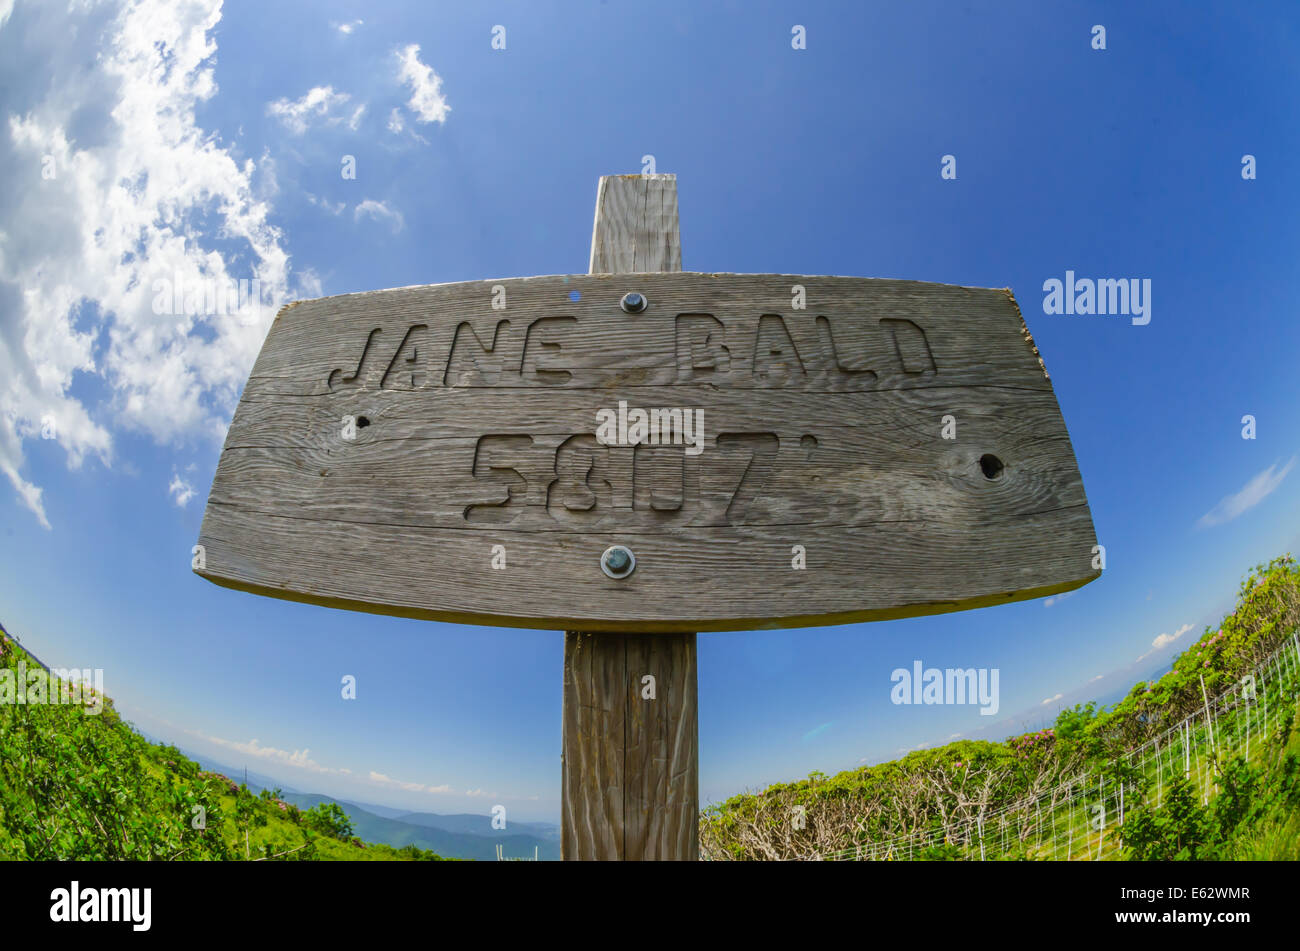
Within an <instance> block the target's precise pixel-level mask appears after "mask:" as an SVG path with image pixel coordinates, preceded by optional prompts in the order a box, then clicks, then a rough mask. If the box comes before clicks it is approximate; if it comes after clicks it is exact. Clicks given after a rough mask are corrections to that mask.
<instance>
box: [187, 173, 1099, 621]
mask: <svg viewBox="0 0 1300 951" xmlns="http://www.w3.org/2000/svg"><path fill="white" fill-rule="evenodd" d="M607 193H608V186H607ZM673 204H674V207H675V203H673ZM624 207H626V208H629V209H633V208H636V207H638V206H637V205H636V204H635V203H631V204H627V203H625V205H624ZM657 207H659V206H656V208H657ZM656 214H658V212H656ZM661 217H662V216H661ZM623 230H624V231H629V232H635V233H637V234H640V233H641V231H642V230H643V228H642V226H635V227H632V226H629V227H628V228H624V229H623ZM602 233H603V232H602V231H601V229H597V238H600V235H601V234H602ZM602 240H603V239H602ZM629 242H630V243H629ZM597 243H598V244H600V243H601V242H600V241H599V240H598V241H597ZM607 244H608V245H609V247H626V246H632V245H635V246H637V247H641V246H643V245H644V242H642V244H640V245H638V244H637V243H636V240H632V239H627V238H621V239H615V238H610V239H609V241H608V242H607ZM668 245H671V246H676V244H675V242H669V243H668ZM668 245H666V246H668ZM653 246H655V247H658V246H659V245H658V244H654V245H653ZM605 253H607V252H598V256H599V255H600V254H605ZM608 253H609V254H611V255H612V254H613V252H612V251H611V252H608ZM632 257H633V259H635V254H633V255H632ZM610 260H611V261H612V260H613V259H612V258H611V259H610ZM620 260H622V261H626V260H627V255H624V256H623V258H621V259H620ZM611 266H612V265H611ZM795 285H799V286H801V287H802V288H803V293H804V294H805V295H806V303H807V307H806V309H802V310H801V309H795V308H794V306H793V302H794V297H793V296H792V288H793V287H795ZM630 290H636V291H639V292H641V293H643V294H645V295H646V297H647V298H648V299H649V301H650V306H649V308H648V309H647V310H646V311H645V312H644V313H641V314H636V315H629V314H626V313H624V312H623V311H622V310H621V309H620V308H619V305H618V302H619V300H620V298H621V297H622V295H623V294H624V293H625V292H627V291H630ZM494 295H495V297H496V299H497V300H498V301H499V302H500V303H501V304H502V305H503V307H502V309H496V310H494V309H493V306H492V304H493V299H494ZM575 296H576V298H577V299H576V300H574V299H572V298H573V297H575ZM485 348H487V349H485ZM620 401H623V402H624V403H626V404H628V405H629V406H630V407H641V408H647V409H655V408H679V409H683V410H692V411H700V412H702V413H703V424H704V425H703V431H704V438H703V440H702V451H701V452H700V453H699V454H698V455H691V454H688V453H687V452H686V451H685V448H684V447H681V446H677V447H673V446H660V447H651V446H637V447H631V446H601V445H597V444H596V442H595V438H594V435H593V434H594V433H595V431H596V422H597V421H596V412H597V410H599V409H602V408H609V409H616V408H617V407H618V405H619V402H620ZM945 417H952V419H953V421H954V422H955V427H956V432H955V436H956V438H955V439H945V438H943V435H942V430H943V422H944V419H945ZM345 419H352V420H354V421H357V422H358V423H362V422H364V423H365V425H358V426H357V427H356V428H355V430H354V432H353V433H352V435H351V438H348V437H347V436H346V435H345V430H346V427H345V425H344V420H345ZM986 456H992V457H995V458H996V459H997V460H999V461H1000V464H1001V465H1002V467H1003V468H1002V470H1001V472H1000V473H998V474H997V478H995V479H990V478H987V477H986V476H985V475H984V472H983V469H982V467H981V459H983V458H984V457H986ZM1031 533H1042V534H1037V535H1034V536H1033V537H1031ZM1095 543H1096V539H1095V537H1094V533H1093V528H1092V521H1091V515H1090V513H1089V509H1088V505H1087V498H1086V495H1085V493H1084V489H1083V483H1082V479H1081V478H1080V476H1079V472H1078V469H1077V465H1076V463H1075V460H1074V454H1073V450H1072V448H1071V446H1070V440H1069V434H1068V432H1067V430H1066V427H1065V423H1064V421H1063V420H1062V418H1061V414H1060V410H1059V407H1058V406H1057V403H1056V398H1055V395H1054V394H1053V392H1052V388H1051V383H1050V381H1049V380H1048V378H1047V376H1046V373H1045V371H1044V368H1043V366H1042V363H1041V362H1040V360H1039V357H1038V355H1037V352H1036V350H1035V349H1034V347H1033V345H1032V342H1031V341H1030V340H1029V339H1028V337H1027V334H1026V332H1025V330H1024V325H1023V321H1022V320H1021V319H1020V314H1019V311H1018V309H1017V308H1016V306H1015V303H1014V301H1013V300H1012V298H1011V297H1010V295H1009V294H1008V293H1007V292H1006V291H1001V290H980V289H975V288H962V287H954V286H950V285H929V284H918V283H915V282H906V281H880V280H870V279H862V278H843V277H816V276H800V275H717V274H702V273H701V274H692V273H671V272H666V273H665V272H659V273H649V274H641V273H638V274H598V275H571V276H568V277H564V276H557V277H545V278H528V279H519V280H501V281H483V282H468V283H462V284H449V285H434V286H429V287H418V288H402V289H398V290H393V291H383V292H373V293H366V294H355V295H346V296H343V297H336V298H326V299H324V300H319V301H306V302H303V303H301V304H298V305H296V306H294V307H292V308H291V309H289V310H287V311H285V312H283V313H282V314H281V315H280V316H279V317H278V318H277V320H276V322H275V325H274V326H273V328H272V330H271V332H270V335H269V336H268V338H267V341H266V344H265V345H264V347H263V350H262V353H261V354H260V356H259V358H258V360H257V364H256V366H255V368H254V371H253V374H252V376H251V378H250V380H249V382H248V385H247V387H246V388H245V391H244V394H243V398H242V400H241V402H240V404H239V408H238V410H237V412H236V414H235V419H234V421H233V423H232V425H231V428H230V431H229V434H228V436H227V440H226V446H225V449H224V451H223V453H222V457H221V462H220V465H219V467H218V471H217V475H216V478H215V480H214V483H213V487H212V491H211V494H210V496H209V503H208V509H207V513H206V515H205V519H204V527H203V532H202V536H201V538H200V544H203V545H205V548H206V553H207V559H206V567H205V568H204V569H202V570H201V571H200V573H201V574H203V575H204V576H205V577H208V578H210V579H211V580H213V581H216V582H217V583H220V584H226V585H229V586H232V587H237V588H242V589H244V590H256V591H261V592H270V593H275V594H277V595H278V596H281V597H291V598H296V599H299V600H306V601H312V602H315V603H321V604H336V605H337V604H344V605H347V606H349V607H355V608H359V609H362V610H372V611H378V612H382V613H391V614H400V615H405V616H410V617H420V618H430V619H442V620H453V621H466V620H472V621H474V622H477V623H485V624H518V625H522V626H530V627H551V628H556V629H569V628H572V629H579V630H589V631H594V630H603V631H656V632H671V631H681V632H695V631H709V630H738V629H743V628H746V627H767V626H772V625H775V624H780V625H782V626H791V625H794V624H816V623H843V622H846V621H853V620H872V619H881V618H888V617H905V616H913V615H918V614H926V613H934V612H936V611H945V610H958V609H961V608H966V607H976V606H982V605H987V604H996V603H1003V602H1005V601H1006V600H1012V599H1016V598H1025V597H1037V596H1041V595H1043V594H1049V593H1054V592H1058V591H1064V590H1069V589H1070V588H1073V587H1077V586H1079V585H1081V584H1083V583H1086V582H1087V581H1089V580H1091V579H1092V578H1094V577H1096V576H1097V574H1099V572H1098V571H1096V570H1095V569H1093V568H1092V560H1093V553H1092V549H1093V546H1094V545H1095ZM610 544H624V545H627V546H628V547H630V548H632V549H633V551H634V552H636V554H637V558H638V568H637V571H636V572H635V574H634V575H633V576H632V577H630V578H628V579H625V580H624V581H621V582H613V581H611V580H610V579H608V578H607V577H605V575H604V574H603V573H602V572H601V571H600V569H599V557H600V553H601V552H602V551H603V550H604V549H605V548H606V547H608V546H609V545H610ZM495 545H500V546H503V547H504V551H505V558H506V568H505V569H504V570H493V569H492V568H491V553H492V550H493V546H495ZM796 545H798V546H803V548H804V550H805V553H806V561H807V567H806V569H803V570H796V569H795V568H793V567H792V561H793V558H794V546H796ZM918 564H922V565H925V564H932V565H941V566H942V574H941V575H939V574H935V573H933V572H931V573H926V572H918V571H916V570H915V568H916V566H917V565H918ZM413 579H414V583H413Z"/></svg>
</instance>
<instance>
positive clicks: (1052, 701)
mask: <svg viewBox="0 0 1300 951" xmlns="http://www.w3.org/2000/svg"><path fill="white" fill-rule="evenodd" d="M1064 696H1065V694H1063V693H1058V694H1057V695H1056V696H1055V697H1048V698H1047V699H1046V700H1044V701H1043V702H1042V704H1041V706H1044V707H1045V706H1047V705H1048V704H1049V703H1055V702H1056V701H1057V700H1060V699H1061V698H1062V697H1064Z"/></svg>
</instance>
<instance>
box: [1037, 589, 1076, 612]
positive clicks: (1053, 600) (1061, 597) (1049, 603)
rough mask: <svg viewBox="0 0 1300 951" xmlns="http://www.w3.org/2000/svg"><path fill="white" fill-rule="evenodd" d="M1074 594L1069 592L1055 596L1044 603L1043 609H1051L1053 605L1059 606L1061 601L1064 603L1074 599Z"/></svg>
mask: <svg viewBox="0 0 1300 951" xmlns="http://www.w3.org/2000/svg"><path fill="white" fill-rule="evenodd" d="M1074 593H1075V592H1073V591H1067V592H1065V593H1064V594H1057V595H1053V596H1052V597H1050V598H1048V599H1047V600H1046V601H1044V602H1043V607H1045V608H1050V607H1051V606H1052V605H1054V604H1058V603H1060V602H1061V601H1064V600H1065V599H1066V598H1069V597H1073V596H1074Z"/></svg>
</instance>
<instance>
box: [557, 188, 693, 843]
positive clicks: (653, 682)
mask: <svg viewBox="0 0 1300 951" xmlns="http://www.w3.org/2000/svg"><path fill="white" fill-rule="evenodd" d="M611 181H613V182H615V183H616V184H615V190H614V194H616V195H621V194H626V188H625V187H624V185H623V184H618V183H625V182H626V179H608V178H603V179H601V185H600V193H599V194H600V197H599V198H598V199H597V203H596V226H595V233H594V235H593V237H592V269H593V270H594V269H595V268H596V267H597V263H596V262H597V258H598V254H599V249H601V248H602V247H603V246H604V243H603V236H605V235H607V234H608V235H613V234H625V235H626V234H630V235H635V236H636V241H637V242H641V243H642V244H645V243H647V241H646V238H647V236H649V238H650V240H649V241H648V244H649V246H650V247H653V248H661V249H662V248H669V249H671V253H669V254H668V255H667V256H666V257H663V258H659V259H654V260H652V261H650V262H646V259H644V258H643V259H642V262H643V263H650V264H651V265H652V266H655V267H660V268H665V269H673V270H676V269H678V268H680V267H681V262H680V251H679V250H678V248H679V240H678V225H677V214H676V212H677V186H676V182H675V181H671V182H669V183H667V184H666V185H664V184H660V185H658V186H657V187H656V188H655V192H656V193H657V194H658V196H659V197H658V200H657V201H656V202H655V203H653V204H652V205H650V206H647V205H644V204H642V205H637V204H635V203H632V204H624V205H622V206H615V205H613V204H611V205H606V204H605V201H604V199H605V198H606V197H607V195H608V194H609V191H608V188H607V187H608V186H609V185H610V183H611ZM669 206H671V209H672V215H671V218H669V217H667V216H665V215H664V214H663V213H662V209H664V208H667V207H669ZM632 243H634V244H635V243H636V242H632ZM609 244H610V245H611V246H614V245H615V244H616V242H614V241H613V240H611V241H610V242H609ZM627 244H628V242H627V241H624V242H623V246H624V247H625V246H626V245H627ZM602 266H605V267H612V268H614V269H617V270H635V269H636V259H635V257H634V256H632V255H625V256H619V255H612V256H610V257H609V258H608V259H607V260H604V261H602ZM632 462H633V465H635V460H632ZM614 583H615V584H616V585H617V584H618V583H619V582H614ZM695 658H696V644H695V634H694V633H672V634H658V635H655V634H646V633H636V634H628V633H592V632H580V631H568V632H566V634H565V640H564V717H563V724H564V728H563V755H562V763H563V768H562V773H563V776H562V784H563V795H562V803H561V809H562V832H561V855H562V856H563V857H564V858H565V859H566V860H579V859H602V860H628V861H642V860H685V861H694V860H696V859H698V858H699V736H698V734H699V730H698V722H697V709H698V703H697V699H696V696H697V682H696V670H695Z"/></svg>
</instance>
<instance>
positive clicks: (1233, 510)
mask: <svg viewBox="0 0 1300 951" xmlns="http://www.w3.org/2000/svg"><path fill="white" fill-rule="evenodd" d="M1295 460H1296V457H1295V456H1292V457H1291V458H1290V460H1288V462H1287V464H1286V465H1285V466H1282V468H1281V469H1278V463H1276V462H1275V463H1273V465H1271V466H1269V467H1268V468H1267V469H1265V470H1264V471H1263V472H1261V473H1259V475H1257V476H1255V477H1254V478H1253V479H1251V480H1250V481H1249V482H1247V483H1246V484H1245V485H1244V486H1242V487H1241V490H1240V491H1238V492H1234V493H1233V494H1232V495H1225V496H1224V497H1223V498H1222V499H1220V500H1219V504H1218V505H1216V506H1215V507H1214V508H1212V509H1210V510H1209V511H1208V512H1206V513H1205V514H1204V515H1202V516H1201V517H1200V519H1199V520H1198V521H1197V523H1196V524H1197V525H1198V526H1199V527H1201V528H1209V527H1211V526H1213V525H1222V524H1223V523H1224V522H1231V521H1232V520H1233V519H1234V518H1236V517H1237V516H1238V515H1241V514H1242V513H1243V512H1247V511H1249V510H1250V509H1253V508H1254V507H1255V506H1256V505H1258V504H1259V503H1260V502H1262V501H1264V499H1266V498H1267V497H1268V496H1269V495H1271V494H1272V493H1273V490H1274V489H1276V488H1277V487H1278V486H1279V485H1281V484H1282V480H1283V479H1285V478H1286V476H1287V473H1288V472H1290V471H1291V468H1292V467H1293V466H1294V465H1295Z"/></svg>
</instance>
